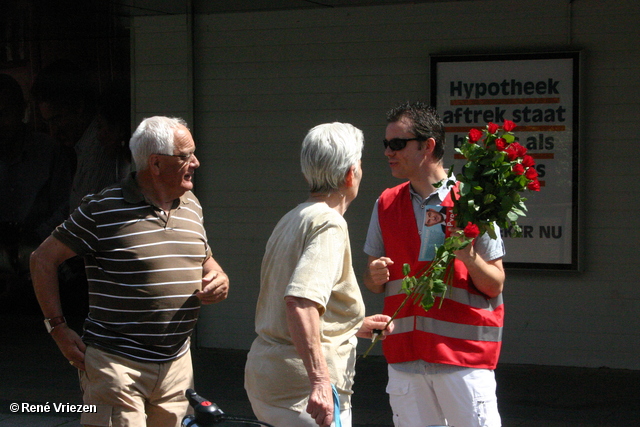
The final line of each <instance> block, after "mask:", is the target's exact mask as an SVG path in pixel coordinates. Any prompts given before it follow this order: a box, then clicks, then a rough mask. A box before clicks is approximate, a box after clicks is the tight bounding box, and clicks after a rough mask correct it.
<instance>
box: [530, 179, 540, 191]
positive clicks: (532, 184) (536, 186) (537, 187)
mask: <svg viewBox="0 0 640 427" xmlns="http://www.w3.org/2000/svg"><path fill="white" fill-rule="evenodd" d="M527 188H528V189H529V190H531V191H540V182H539V181H538V180H537V179H534V180H533V181H530V182H529V183H528V184H527Z"/></svg>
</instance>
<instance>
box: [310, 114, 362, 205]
mask: <svg viewBox="0 0 640 427" xmlns="http://www.w3.org/2000/svg"><path fill="white" fill-rule="evenodd" d="M363 147H364V135H363V134H362V131H361V130H360V129H358V128H356V127H355V126H353V125H350V124H349V123H338V122H336V123H325V124H322V125H318V126H316V127H314V128H313V129H311V130H310V131H309V132H308V133H307V136H306V137H305V138H304V141H303V142H302V151H301V153H300V164H301V166H302V173H303V175H304V177H305V178H306V180H307V182H308V183H309V187H310V191H311V192H312V193H317V192H324V193H329V192H331V191H335V190H337V189H338V188H340V186H341V185H342V184H344V182H345V177H346V174H347V172H348V171H349V169H350V168H351V167H352V166H355V165H356V164H357V163H358V161H360V159H361V158H362V149H363Z"/></svg>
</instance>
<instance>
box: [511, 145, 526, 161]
mask: <svg viewBox="0 0 640 427" xmlns="http://www.w3.org/2000/svg"><path fill="white" fill-rule="evenodd" d="M506 151H507V154H509V152H513V153H514V154H515V156H516V158H518V157H524V155H525V154H527V149H526V148H525V147H523V146H522V145H520V144H518V143H517V142H514V143H513V144H511V145H509V148H508V149H507V150H506ZM511 157H512V155H511V154H509V159H510V160H515V159H513V158H511Z"/></svg>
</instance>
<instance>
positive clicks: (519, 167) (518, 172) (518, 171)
mask: <svg viewBox="0 0 640 427" xmlns="http://www.w3.org/2000/svg"><path fill="white" fill-rule="evenodd" d="M512 170H513V173H515V174H516V175H522V174H523V173H524V166H522V165H521V164H520V163H516V164H515V165H513V169H512Z"/></svg>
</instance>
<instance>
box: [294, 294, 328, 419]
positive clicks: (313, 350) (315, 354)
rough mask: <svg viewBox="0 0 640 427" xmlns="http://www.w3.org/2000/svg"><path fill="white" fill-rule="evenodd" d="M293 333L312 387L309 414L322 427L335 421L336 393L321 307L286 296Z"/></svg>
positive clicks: (302, 299) (304, 300) (308, 405)
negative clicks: (322, 337)
mask: <svg viewBox="0 0 640 427" xmlns="http://www.w3.org/2000/svg"><path fill="white" fill-rule="evenodd" d="M285 302H286V307H287V308H286V310H287V323H288V325H289V333H290V334H291V339H292V340H293V343H294V345H295V347H296V351H297V352H298V355H299V356H300V358H301V359H302V362H303V363H304V367H305V368H306V370H307V375H308V376H309V382H310V383H311V393H310V395H309V403H308V404H307V412H308V413H309V415H311V417H312V418H313V419H315V420H316V423H317V424H318V425H319V426H329V425H331V422H332V421H333V392H332V390H331V376H330V375H329V368H328V367H327V361H326V359H325V357H324V354H323V353H322V345H321V344H320V312H319V311H318V304H317V303H315V302H313V301H311V300H308V299H306V298H298V297H293V296H286V297H285Z"/></svg>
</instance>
